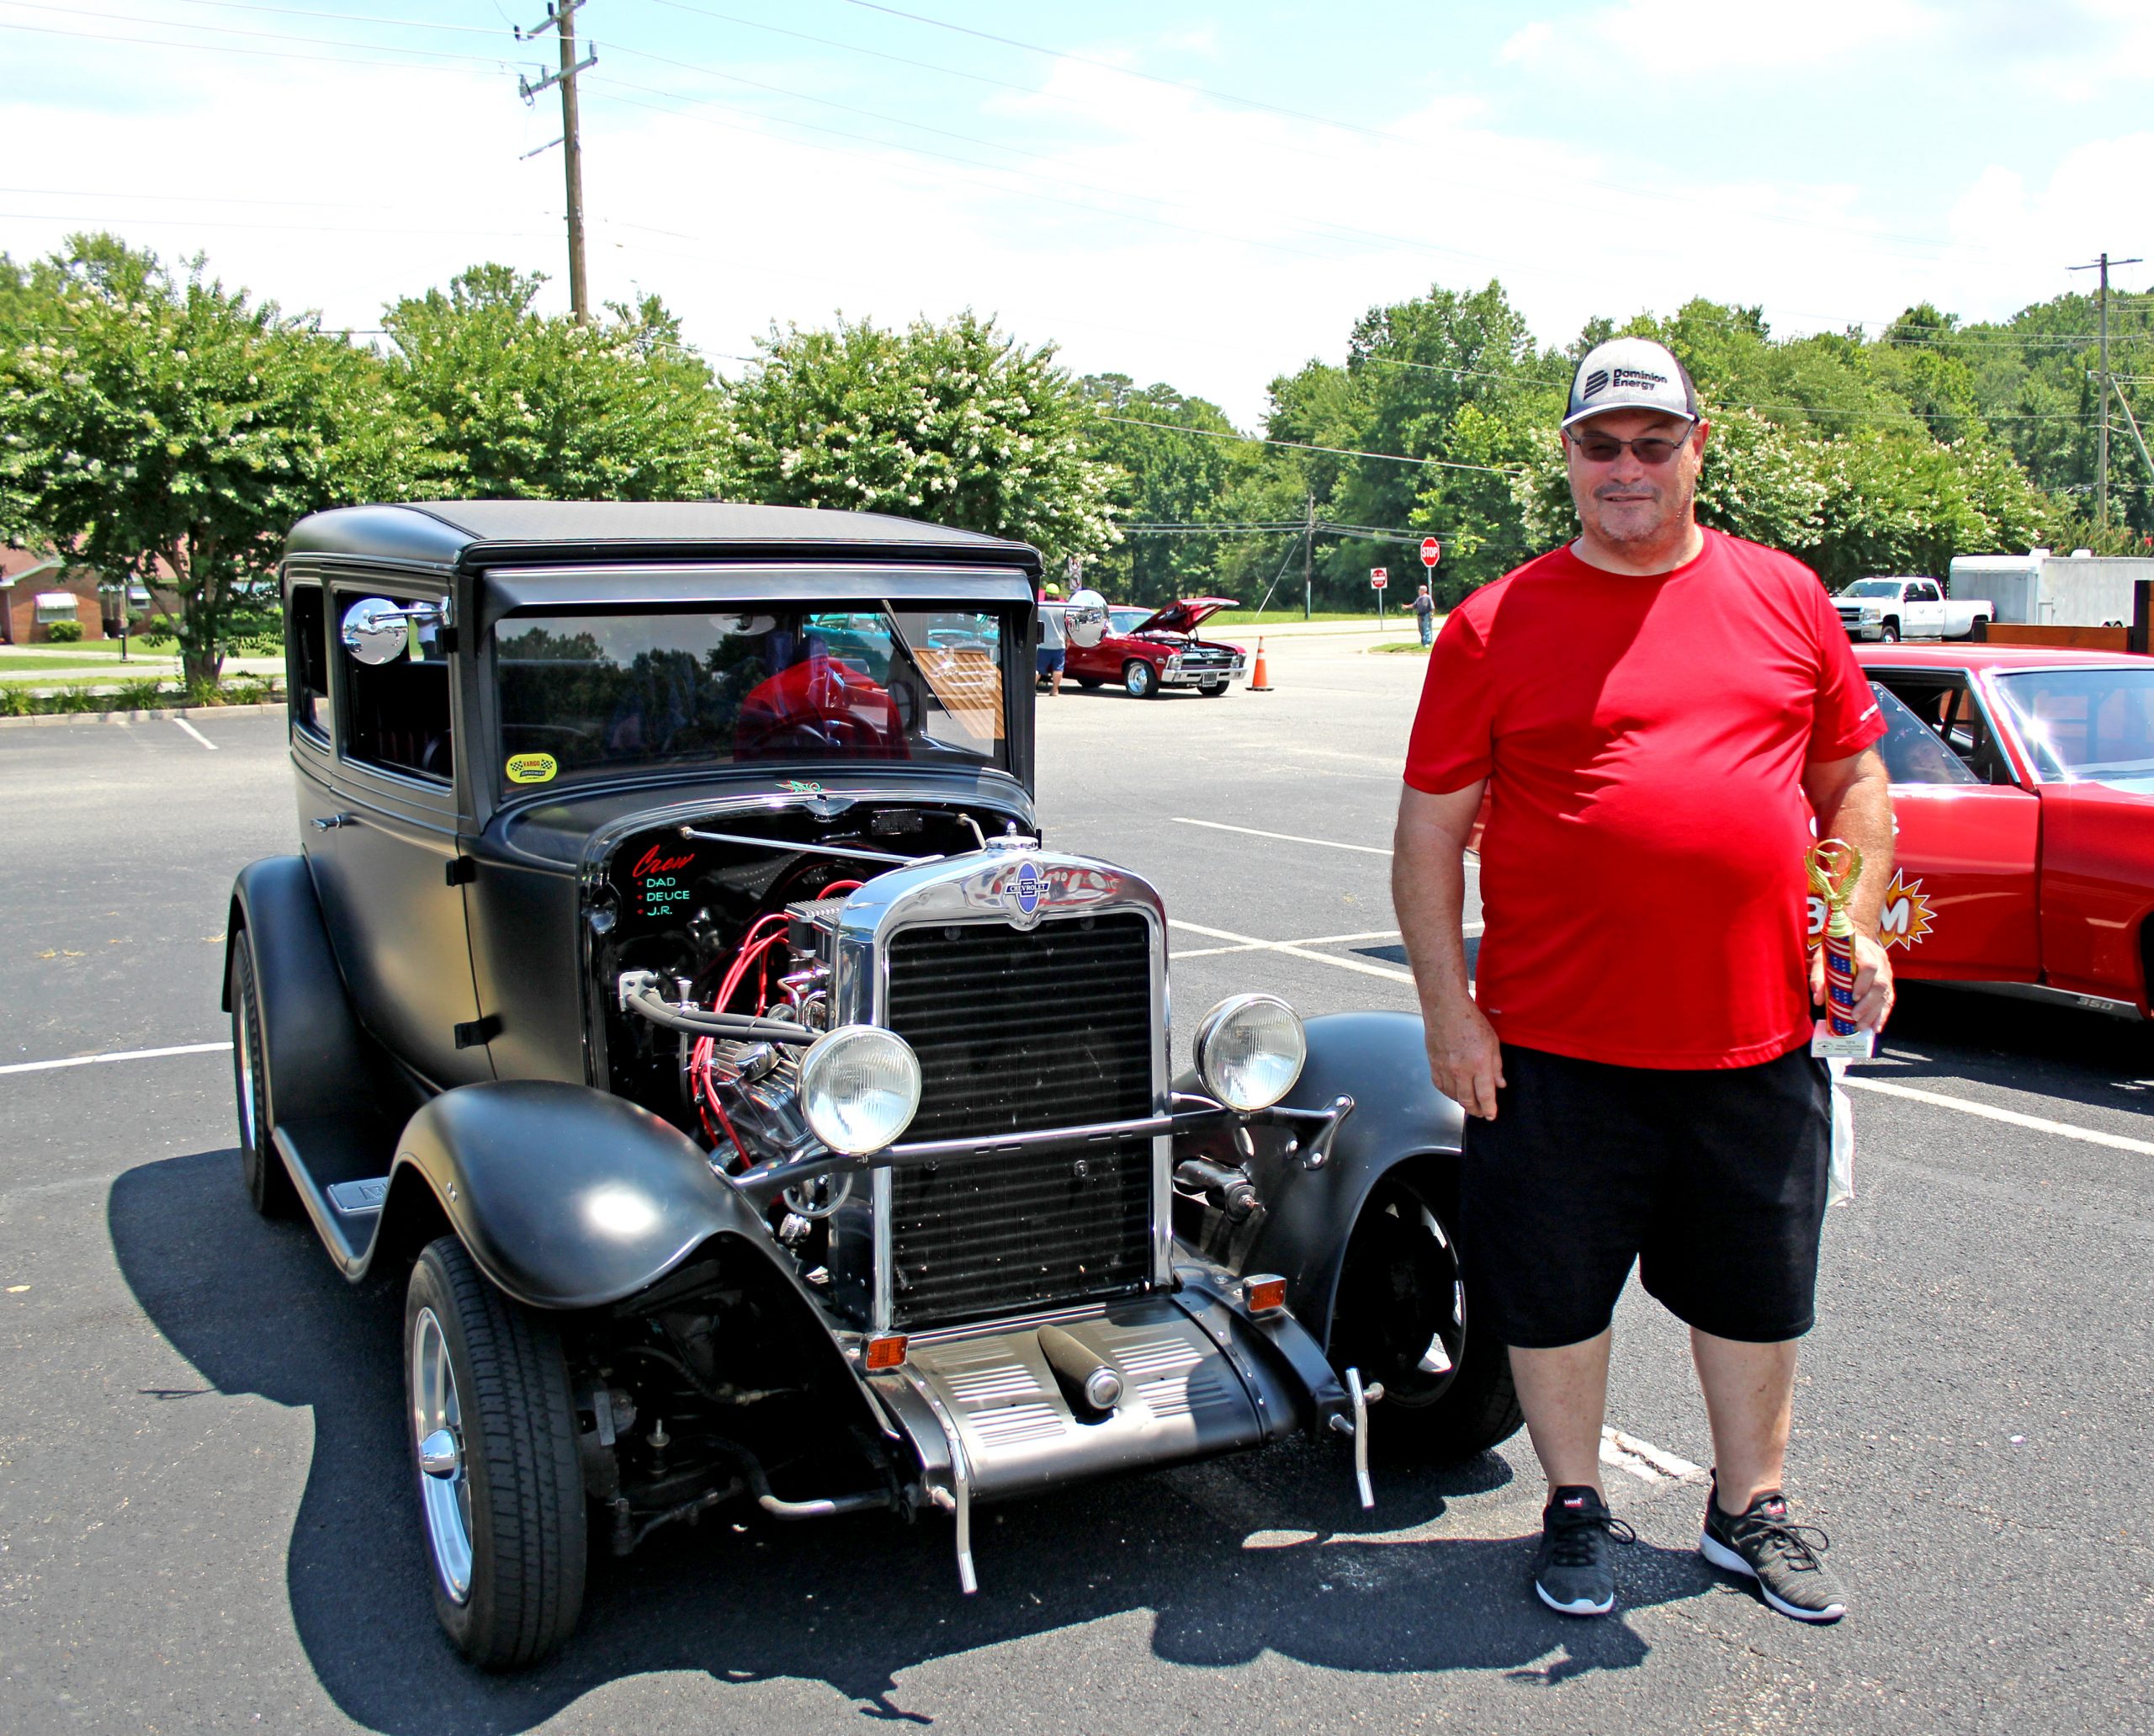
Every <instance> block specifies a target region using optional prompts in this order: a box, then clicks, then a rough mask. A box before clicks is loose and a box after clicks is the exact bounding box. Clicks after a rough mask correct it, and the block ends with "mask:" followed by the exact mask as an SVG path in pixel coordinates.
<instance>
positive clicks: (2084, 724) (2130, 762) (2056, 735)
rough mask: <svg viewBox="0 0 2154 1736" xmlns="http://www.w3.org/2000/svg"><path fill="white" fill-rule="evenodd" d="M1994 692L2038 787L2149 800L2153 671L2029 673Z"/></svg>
mask: <svg viewBox="0 0 2154 1736" xmlns="http://www.w3.org/2000/svg"><path fill="white" fill-rule="evenodd" d="M1997 691H1998V692H1999V693H2003V696H2004V703H2005V705H2006V707H2007V708H2008V709H2009V710H2010V711H2011V713H2012V715H2013V719H2015V720H2016V721H2017V722H2018V724H2019V733H2020V734H2021V735H2023V736H2024V737H2025V739H2026V742H2027V746H2028V748H2029V751H2030V752H2031V754H2032V757H2033V759H2034V762H2035V777H2037V778H2040V780H2041V781H2042V782H2043V783H2106V784H2109V785H2110V786H2112V787H2113V788H2117V789H2128V790H2131V791H2133V792H2135V794H2141V795H2154V667H2149V668H2144V669H2036V670H2029V671H2027V672H2024V673H2023V674H2019V675H2003V676H1999V677H1997Z"/></svg>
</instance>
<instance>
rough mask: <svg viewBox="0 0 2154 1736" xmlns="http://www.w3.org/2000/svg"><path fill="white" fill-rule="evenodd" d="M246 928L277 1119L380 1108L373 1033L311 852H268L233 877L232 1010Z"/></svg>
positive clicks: (340, 1116)
mask: <svg viewBox="0 0 2154 1736" xmlns="http://www.w3.org/2000/svg"><path fill="white" fill-rule="evenodd" d="M242 931H244V932H245V933H246V934H247V936H248V937H250V941H251V943H252V947H253V948H254V987H255V994H256V995H257V1000H258V1001H259V1003H260V1006H261V1012H262V1041H263V1049H264V1059H265V1060H266V1063H267V1065H266V1069H265V1070H266V1071H267V1073H268V1080H267V1089H268V1099H269V1125H270V1126H271V1127H272V1128H275V1127H278V1126H279V1125H281V1124H283V1123H289V1122H296V1121H300V1120H305V1119H308V1118H313V1117H317V1116H319V1117H327V1118H332V1119H337V1120H348V1119H351V1118H363V1117H367V1116H370V1115H372V1114H374V1112H376V1110H377V1109H378V1107H379V1103H378V1100H377V1098H376V1096H375V1094H374V1075H373V1071H372V1070H371V1068H370V1066H369V1055H368V1047H367V1044H368V1039H367V1038H366V1036H365V1034H364V1033H363V1032H362V1031H361V1030H360V1028H359V1022H358V1019H357V1018H356V1017H354V1016H353V1012H352V1003H351V1001H350V999H349V997H348V995H346V994H345V991H344V978H343V975H342V973H341V972H340V971H339V970H338V969H337V955H336V953H334V952H333V951H332V950H331V948H330V944H329V929H328V926H327V925H326V923H325V922H324V921H322V918H321V900H319V899H318V898H316V895H315V889H314V876H313V874H312V873H310V872H309V870H308V868H307V865H306V858H305V857H304V856H270V857H264V858H263V860H261V861H260V862H257V863H250V864H248V866H247V867H246V868H241V870H240V872H239V878H238V879H236V880H235V881H234V882H233V883H232V896H231V908H230V910H228V911H227V913H226V916H225V974H224V984H223V986H222V988H221V989H220V990H219V995H220V1005H221V1006H223V1007H224V1009H225V1011H227V1012H230V1011H231V980H232V973H231V955H232V949H233V948H235V947H237V946H239V945H240V944H241V940H240V936H241V932H242Z"/></svg>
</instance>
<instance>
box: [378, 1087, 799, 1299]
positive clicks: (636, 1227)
mask: <svg viewBox="0 0 2154 1736" xmlns="http://www.w3.org/2000/svg"><path fill="white" fill-rule="evenodd" d="M415 1180H422V1181H424V1183H425V1189H426V1192H427V1193H428V1194H431V1195H432V1199H433V1201H434V1202H436V1203H437V1204H438V1208H439V1210H440V1213H441V1214H442V1216H443V1218H446V1219H447V1220H448V1227H449V1229H451V1230H452V1231H453V1232H454V1234H455V1236H456V1238H457V1240H459V1241H460V1242H462V1243H463V1244H464V1247H465V1248H466V1249H468V1250H470V1255H471V1257H472V1259H473V1260H474V1261H476V1262H477V1264H478V1266H479V1269H480V1271H483V1272H484V1273H485V1275H486V1277H487V1278H488V1279H489V1280H490V1281H491V1282H492V1283H493V1285H494V1287H496V1289H498V1290H500V1291H501V1292H502V1293H504V1294H505V1295H508V1296H511V1297H513V1298H515V1299H516V1300H517V1301H518V1302H521V1303H527V1304H528V1305H529V1306H531V1307H533V1308H542V1309H589V1308H602V1307H604V1306H606V1305H607V1303H615V1302H621V1301H623V1300H626V1299H627V1298H629V1297H632V1296H634V1295H635V1294H637V1293H639V1292H640V1291H643V1290H647V1289H649V1288H650V1287H651V1286H652V1285H653V1284H655V1283H656V1282H658V1281H659V1280H660V1279H661V1278H663V1277H666V1274H668V1273H669V1272H671V1271H674V1270H675V1269H676V1267H678V1266H682V1264H684V1263H685V1262H686V1261H687V1260H688V1259H689V1258H690V1257H691V1256H693V1255H694V1253H695V1252H696V1250H698V1248H700V1247H702V1246H703V1244H704V1243H706V1242H708V1240H711V1238H712V1237H714V1236H718V1235H726V1234H731V1235H736V1236H739V1237H740V1238H741V1239H742V1240H745V1241H748V1242H751V1243H753V1244H755V1245H756V1246H758V1247H760V1248H761V1249H762V1250H765V1252H766V1254H767V1255H771V1254H772V1253H773V1250H772V1249H771V1244H770V1236H769V1233H768V1232H767V1229H765V1228H764V1225H763V1222H762V1220H761V1218H759V1217H758V1216H757V1215H756V1210H755V1208H754V1207H752V1206H751V1205H750V1204H749V1203H748V1202H747V1201H746V1200H745V1199H744V1198H743V1197H741V1195H740V1192H739V1191H738V1190H737V1189H736V1188H735V1187H733V1186H732V1185H731V1184H730V1183H729V1182H728V1181H724V1179H723V1178H722V1177H720V1176H718V1175H717V1174H716V1173H715V1172H714V1171H713V1170H712V1169H711V1166H710V1163H709V1160H708V1159H707V1158H706V1157H705V1156H704V1155H703V1152H702V1150H701V1149H699V1148H698V1146H697V1145H696V1144H695V1142H694V1141H692V1139H689V1138H688V1137H687V1134H685V1133H682V1132H681V1130H680V1129H679V1128H676V1127H674V1126H673V1125H672V1124H671V1123H669V1122H666V1121H663V1120H661V1119H660V1118H658V1117H657V1116H655V1115H653V1114H652V1113H651V1112H650V1111H649V1110H647V1109H644V1108H639V1107H638V1106H636V1105H635V1104H634V1103H631V1102H629V1101H628V1100H627V1099H625V1098H623V1097H616V1096H611V1095H609V1094H608V1093H607V1092H604V1091H593V1090H592V1089H591V1088H590V1087H589V1086H581V1085H566V1084H562V1083H560V1082H558V1081H554V1080H497V1081H492V1082H489V1083H486V1084H482V1085H466V1086H458V1087H457V1088H456V1089H455V1090H454V1091H443V1093H442V1094H441V1095H440V1096H438V1097H435V1098H433V1099H432V1101H430V1102H427V1104H426V1105H425V1106H424V1107H422V1108H421V1109H420V1110H419V1112H417V1113H416V1114H415V1115H414V1116H412V1118H411V1120H410V1121H408V1122H407V1123H405V1127H404V1131H403V1133H401V1135H399V1137H398V1139H397V1141H396V1159H395V1166H394V1168H393V1169H392V1170H391V1171H390V1187H389V1199H388V1200H387V1202H385V1206H384V1208H383V1221H382V1224H381V1227H380V1229H379V1231H378V1232H377V1233H376V1240H377V1242H378V1243H381V1244H384V1245H389V1246H398V1247H401V1246H404V1245H407V1244H408V1243H409V1242H410V1241H411V1240H412V1239H413V1237H412V1236H411V1234H409V1233H407V1230H406V1218H408V1217H410V1216H411V1215H412V1214H415V1213H420V1212H422V1211H423V1209H424V1208H425V1203H426V1202H425V1201H424V1200H423V1199H422V1198H421V1197H419V1196H418V1194H417V1193H416V1191H414V1190H413V1189H412V1188H411V1182H412V1181H415ZM772 1264H773V1265H777V1261H776V1259H775V1258H774V1257H773V1258H772ZM782 1269H783V1268H782V1267H781V1270H782Z"/></svg>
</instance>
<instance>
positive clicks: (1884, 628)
mask: <svg viewBox="0 0 2154 1736" xmlns="http://www.w3.org/2000/svg"><path fill="white" fill-rule="evenodd" d="M1833 608H1834V609H1836V610H1837V611H1838V613H1839V617H1840V624H1841V625H1842V626H1843V627H1844V628H1846V629H1847V630H1848V633H1849V637H1851V638H1854V639H1859V640H1877V641H1880V642H1881V643H1883V644H1886V645H1897V643H1898V642H1899V641H1900V640H1903V639H1968V638H1971V637H1972V636H1973V634H1974V631H1975V623H1976V622H1977V621H1993V620H1995V619H1996V618H1997V605H1996V604H1995V603H1990V602H1987V601H1986V600H1976V601H1973V602H1968V603H1955V602H1953V601H1952V600H1951V599H1950V597H1947V596H1945V594H1944V587H1942V586H1940V585H1939V583H1938V582H1937V581H1936V580H1934V579H1922V578H1897V579H1857V580H1856V581H1854V583H1853V584H1852V585H1849V586H1847V587H1844V589H1843V590H1841V591H1840V592H1839V593H1838V595H1837V596H1836V597H1833Z"/></svg>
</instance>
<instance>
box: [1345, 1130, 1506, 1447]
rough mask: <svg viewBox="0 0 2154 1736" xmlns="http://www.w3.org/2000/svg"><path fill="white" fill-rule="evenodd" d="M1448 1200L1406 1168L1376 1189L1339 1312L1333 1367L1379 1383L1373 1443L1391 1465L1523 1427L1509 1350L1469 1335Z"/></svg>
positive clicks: (1352, 1245) (1364, 1211)
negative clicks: (1381, 1393) (1354, 1370)
mask: <svg viewBox="0 0 2154 1736" xmlns="http://www.w3.org/2000/svg"><path fill="white" fill-rule="evenodd" d="M1455 1222H1456V1211H1455V1208H1453V1206H1452V1205H1451V1198H1450V1194H1449V1191H1448V1190H1446V1189H1440V1188H1439V1187H1437V1186H1436V1185H1435V1178H1434V1177H1432V1176H1430V1175H1428V1174H1427V1173H1426V1171H1425V1170H1424V1171H1421V1172H1419V1173H1416V1172H1415V1171H1414V1170H1412V1169H1410V1168H1408V1167H1405V1166H1402V1167H1400V1168H1398V1169H1394V1170H1393V1171H1391V1172H1390V1173H1389V1174H1387V1175H1386V1176H1384V1177H1383V1178H1382V1180H1381V1181H1378V1182H1377V1185H1376V1186H1375V1187H1373V1188H1371V1190H1370V1192H1369V1197H1368V1201H1367V1202H1366V1204H1365V1205H1363V1206H1362V1208H1361V1217H1360V1218H1359V1219H1358V1220H1357V1221H1356V1224H1355V1225H1354V1234H1353V1235H1352V1237H1351V1238H1350V1240H1348V1242H1347V1245H1346V1258H1345V1263H1344V1265H1343V1266H1342V1267H1341V1269H1340V1275H1339V1298H1338V1302H1337V1304H1336V1306H1335V1308H1334V1311H1333V1314H1332V1325H1331V1361H1332V1364H1333V1366H1334V1367H1338V1368H1340V1369H1345V1368H1350V1367H1351V1368H1359V1369H1360V1370H1361V1378H1362V1379H1363V1380H1364V1381H1381V1382H1382V1383H1383V1389H1384V1396H1383V1402H1382V1404H1381V1405H1379V1406H1378V1407H1377V1412H1376V1415H1375V1417H1374V1420H1373V1435H1372V1439H1371V1441H1370V1446H1371V1448H1372V1449H1374V1450H1375V1451H1376V1452H1377V1453H1379V1454H1380V1455H1381V1456H1382V1457H1387V1458H1390V1459H1393V1461H1395V1462H1405V1463H1416V1464H1446V1463H1454V1462H1456V1461H1458V1460H1461V1459H1467V1458H1472V1457H1473V1456H1474V1455H1475V1454H1477V1453H1481V1452H1487V1451H1488V1449H1489V1448H1490V1447H1493V1446H1495V1445H1496V1443H1497V1442H1498V1441H1504V1440H1508V1439H1509V1437H1510V1436H1512V1435H1515V1433H1517V1432H1518V1428H1519V1425H1520V1423H1521V1422H1522V1421H1523V1420H1525V1417H1524V1413H1523V1412H1521V1411H1520V1409H1519V1404H1518V1395H1517V1394H1516V1393H1515V1391H1514V1390H1513V1388H1512V1386H1511V1366H1510V1356H1509V1352H1508V1351H1506V1350H1505V1349H1504V1346H1502V1345H1501V1344H1500V1343H1499V1342H1497V1341H1496V1340H1493V1339H1491V1338H1489V1337H1488V1336H1487V1335H1483V1334H1478V1333H1475V1332H1474V1331H1472V1330H1471V1326H1472V1322H1471V1321H1470V1319H1468V1316H1467V1305H1466V1285H1465V1281H1464V1278H1463V1276H1462V1271H1461V1268H1460V1264H1459V1254H1458V1244H1457V1240H1456V1236H1455V1234H1453V1229H1452V1225H1453V1224H1454V1223H1455Z"/></svg>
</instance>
